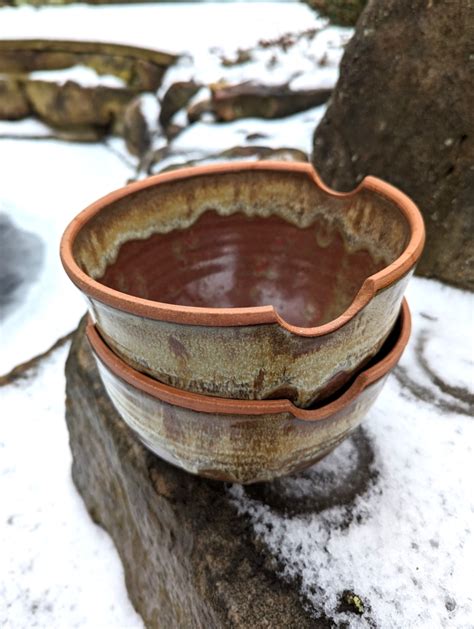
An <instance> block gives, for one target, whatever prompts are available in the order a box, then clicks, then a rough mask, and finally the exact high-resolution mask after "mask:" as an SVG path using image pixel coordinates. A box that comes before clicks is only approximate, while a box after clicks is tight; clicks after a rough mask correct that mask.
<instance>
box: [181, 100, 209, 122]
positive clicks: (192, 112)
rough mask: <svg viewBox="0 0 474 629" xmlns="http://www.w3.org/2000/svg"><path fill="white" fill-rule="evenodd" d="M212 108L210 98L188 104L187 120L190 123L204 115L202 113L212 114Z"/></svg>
mask: <svg viewBox="0 0 474 629" xmlns="http://www.w3.org/2000/svg"><path fill="white" fill-rule="evenodd" d="M213 113H214V108H213V104H212V102H211V100H209V99H205V100H200V101H198V102H197V103H194V104H193V105H190V106H189V107H188V109H187V115H188V121H189V122H190V123H193V122H198V120H200V119H201V118H202V116H204V114H213Z"/></svg>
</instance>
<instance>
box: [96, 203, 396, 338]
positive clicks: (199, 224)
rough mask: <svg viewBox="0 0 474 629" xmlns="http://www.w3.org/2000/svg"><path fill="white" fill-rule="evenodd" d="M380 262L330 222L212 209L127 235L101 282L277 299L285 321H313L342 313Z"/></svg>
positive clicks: (177, 298)
mask: <svg viewBox="0 0 474 629" xmlns="http://www.w3.org/2000/svg"><path fill="white" fill-rule="evenodd" d="M383 266H384V263H383V262H382V261H380V260H379V261H377V260H373V259H372V257H371V255H370V254H369V253H368V252H367V251H354V252H351V251H350V250H348V248H347V247H346V246H345V242H344V240H343V238H342V236H341V234H340V233H339V232H338V231H337V230H336V229H331V225H330V224H329V223H328V222H327V221H322V220H319V221H315V222H314V223H312V224H311V225H309V226H308V227H305V228H299V227H297V226H296V225H293V224H291V223H289V222H287V221H285V220H284V219H282V218H280V217H278V216H268V217H266V218H260V217H248V216H246V215H245V214H242V213H236V214H232V215H230V216H219V214H217V213H216V212H212V211H208V212H206V213H205V214H203V215H202V216H201V217H200V218H199V219H198V220H197V221H196V222H195V223H194V224H193V225H191V226H190V227H188V228H187V229H186V230H173V231H171V232H168V233H166V234H154V235H153V236H150V237H149V238H147V239H145V240H138V239H136V240H130V241H128V242H126V243H125V244H123V245H122V246H121V248H120V250H119V252H118V256H117V259H116V260H115V262H113V263H112V264H110V265H109V266H108V267H107V268H106V270H105V273H104V275H103V276H102V277H101V278H100V280H99V281H100V282H101V284H104V285H105V286H107V287H109V288H112V289H115V290H118V291H121V292H123V293H127V294H128V295H134V296H136V297H141V298H143V299H147V300H153V301H159V302H164V303H169V304H177V305H180V306H197V307H201V308H206V307H214V308H246V307H249V306H266V305H268V304H272V305H273V307H274V308H275V309H276V311H277V312H278V313H279V315H280V316H281V317H282V318H283V319H284V320H285V321H288V322H289V323H291V324H293V325H295V326H302V327H312V326H316V325H319V324H322V323H326V322H328V321H330V320H331V319H332V318H334V317H335V316H337V315H338V314H340V313H341V312H343V311H344V310H345V309H346V308H347V307H348V306H349V305H350V303H351V302H352V301H353V299H354V297H355V296H356V294H357V291H358V290H359V288H360V286H361V285H362V284H363V282H364V280H365V279H366V278H367V277H368V276H369V275H373V274H374V273H376V272H377V271H379V270H380V269H381V268H382V267H383Z"/></svg>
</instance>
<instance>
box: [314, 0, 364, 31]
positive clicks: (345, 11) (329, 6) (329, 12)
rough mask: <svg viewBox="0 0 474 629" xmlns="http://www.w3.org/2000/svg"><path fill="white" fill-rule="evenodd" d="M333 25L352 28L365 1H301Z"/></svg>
mask: <svg viewBox="0 0 474 629" xmlns="http://www.w3.org/2000/svg"><path fill="white" fill-rule="evenodd" d="M303 1H304V2H306V4H309V6H310V7H311V8H312V9H315V11H317V12H318V13H319V14H320V15H324V16H325V17H328V18H329V20H330V21H331V22H332V23H333V24H339V25H341V26H354V24H355V23H356V22H357V20H358V18H359V15H360V14H361V12H362V10H363V9H364V7H365V5H366V4H367V0H303Z"/></svg>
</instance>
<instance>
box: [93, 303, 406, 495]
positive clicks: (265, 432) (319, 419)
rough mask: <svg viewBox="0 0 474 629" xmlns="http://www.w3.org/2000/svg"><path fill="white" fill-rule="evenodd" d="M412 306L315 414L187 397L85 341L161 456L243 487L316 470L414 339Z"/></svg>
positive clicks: (122, 407) (284, 404)
mask: <svg viewBox="0 0 474 629" xmlns="http://www.w3.org/2000/svg"><path fill="white" fill-rule="evenodd" d="M410 327H411V322H410V313H409V310H408V306H407V304H406V301H404V302H403V306H402V311H401V315H400V318H399V321H398V323H397V325H396V326H395V328H394V330H393V331H392V334H391V335H390V336H389V338H388V339H387V341H386V343H385V345H384V347H383V348H382V350H381V352H380V353H379V355H377V357H376V358H375V359H373V361H372V364H371V365H370V366H369V367H367V368H366V369H365V370H364V371H362V372H361V373H360V374H359V375H358V376H356V377H355V379H353V381H352V382H351V383H350V384H349V385H348V386H347V387H346V389H345V391H344V392H343V393H341V394H340V395H339V396H338V397H336V398H335V399H333V400H332V401H331V402H328V403H327V404H325V405H319V406H318V408H315V409H308V410H304V409H300V408H297V407H296V406H294V405H293V404H292V403H291V402H290V401H288V400H268V401H255V400H253V401H244V400H225V399H222V398H216V397H210V396H203V395H198V394H195V393H189V392H183V391H180V390H178V389H174V388H172V387H169V386H167V385H164V384H161V383H159V382H157V381H156V380H154V379H153V378H150V377H149V376H146V375H143V374H141V373H139V372H137V371H136V370H134V369H132V368H131V367H130V366H128V365H127V364H126V363H124V362H123V361H122V360H121V359H120V358H118V357H117V356H116V355H115V354H114V353H113V352H112V351H111V350H110V349H109V348H108V347H107V345H106V344H105V343H104V341H103V340H102V339H101V338H100V336H99V334H98V332H97V330H96V329H95V328H94V326H93V325H92V324H90V325H89V326H88V329H87V337H88V339H89V342H90V344H91V346H92V350H93V352H94V355H95V358H96V361H97V364H98V367H99V373H100V376H101V378H102V381H103V383H104V386H105V389H106V391H107V393H108V395H109V397H110V399H111V400H112V403H113V404H114V406H115V408H116V409H117V411H118V413H119V414H120V415H121V417H122V418H123V419H124V421H125V422H126V423H127V424H128V425H129V426H130V428H131V429H132V430H133V431H134V432H135V433H136V434H137V435H138V437H139V438H140V439H141V441H142V442H143V443H144V444H145V445H146V446H147V447H148V448H149V449H150V450H152V451H153V452H154V453H156V454H157V455H158V456H160V457H161V458H163V459H165V460H166V461H168V462H170V463H172V464H173V465H177V466H178V467H181V468H183V469H185V470H187V471H188V472H192V473H194V474H199V475H201V476H206V477H209V478H214V479H217V480H225V481H231V482H239V483H254V482H259V481H267V480H271V479H272V478H275V477H277V476H282V475H285V474H289V473H291V472H294V471H296V470H299V469H303V468H305V467H308V466H310V465H311V464H312V463H314V462H315V461H317V460H318V459H320V458H321V457H323V456H325V455H326V454H328V453H329V452H330V451H331V450H332V449H333V448H334V447H335V446H336V445H337V444H339V443H340V442H341V441H342V440H343V439H345V438H346V437H347V436H348V435H349V434H350V433H351V431H352V430H354V429H355V428H356V427H357V426H358V424H359V423H360V422H361V420H362V419H363V417H364V415H365V414H366V413H367V411H368V410H369V408H370V407H371V405H372V404H373V403H374V401H375V399H376V397H377V396H378V394H379V393H380V391H381V389H382V387H383V384H384V382H385V380H386V378H387V376H388V374H389V373H390V371H391V369H393V367H394V366H395V365H396V363H397V362H398V360H399V358H400V356H401V354H402V352H403V350H404V348H405V346H406V344H407V342H408V338H409V336H410Z"/></svg>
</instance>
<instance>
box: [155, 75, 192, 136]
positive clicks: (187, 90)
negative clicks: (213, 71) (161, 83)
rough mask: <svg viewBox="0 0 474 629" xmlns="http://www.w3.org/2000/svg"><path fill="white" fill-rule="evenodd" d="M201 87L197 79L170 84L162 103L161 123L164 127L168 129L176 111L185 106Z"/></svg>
mask: <svg viewBox="0 0 474 629" xmlns="http://www.w3.org/2000/svg"><path fill="white" fill-rule="evenodd" d="M201 87H202V86H201V84H200V83H196V82H195V81H177V82H176V83H173V84H172V85H170V87H169V88H168V89H167V91H166V92H165V95H164V96H163V101H162V103H161V111H160V124H161V126H162V127H163V129H165V130H166V128H167V127H168V125H169V123H170V122H171V118H172V117H173V116H174V115H175V113H176V112H178V111H179V110H180V109H182V108H183V107H185V106H186V105H187V104H188V103H189V101H190V100H191V98H192V97H193V96H194V95H195V94H197V92H198V91H199V90H200V89H201Z"/></svg>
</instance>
